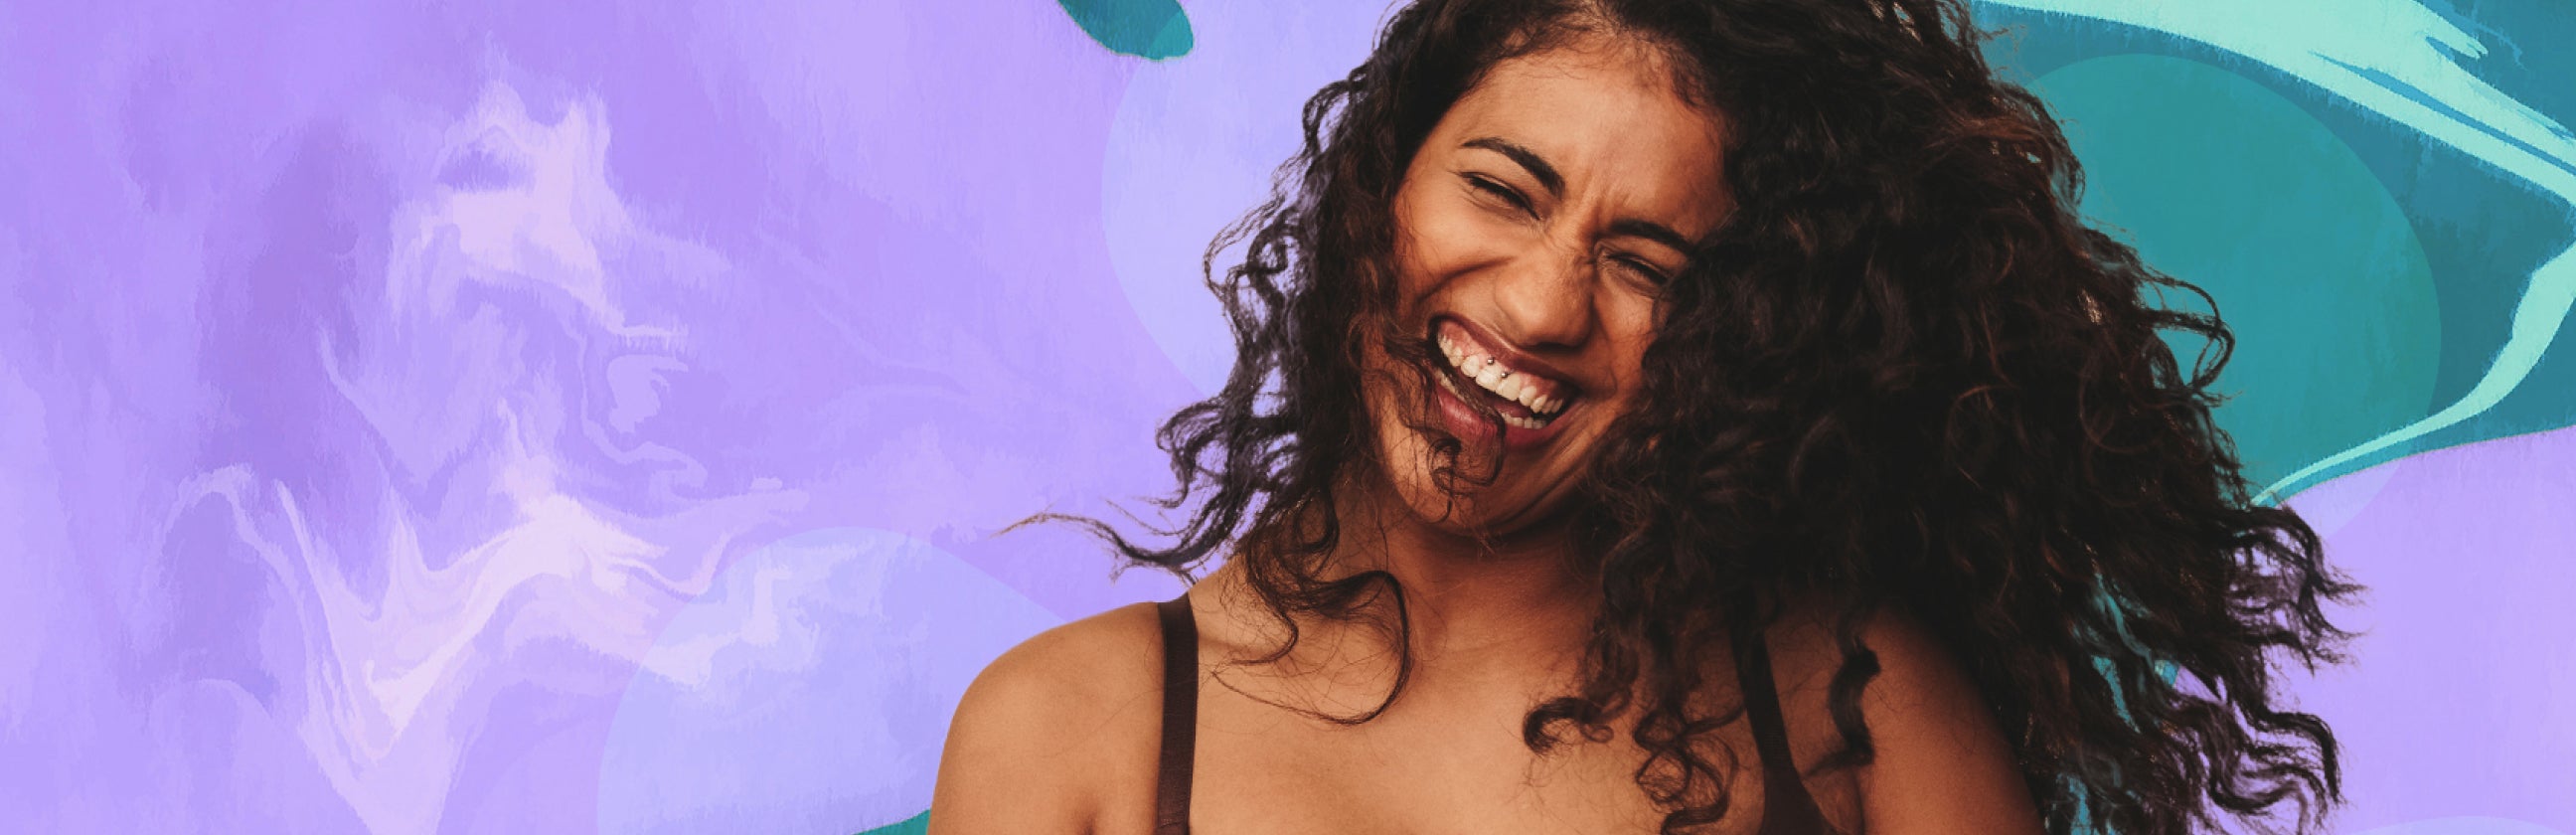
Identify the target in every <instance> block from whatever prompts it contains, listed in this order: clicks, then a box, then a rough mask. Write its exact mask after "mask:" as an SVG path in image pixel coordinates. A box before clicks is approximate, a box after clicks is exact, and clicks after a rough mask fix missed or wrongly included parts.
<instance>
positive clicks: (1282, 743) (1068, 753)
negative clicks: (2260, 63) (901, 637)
mask: <svg viewBox="0 0 2576 835" xmlns="http://www.w3.org/2000/svg"><path fill="white" fill-rule="evenodd" d="M1978 37H1979V36H1978V35H1977V33H1976V32H1975V31H1974V30H1973V29H1972V28H1971V27H1970V25H1969V22H1968V20H1967V15H1966V11H1965V8H1964V7H1963V6H1962V5H1961V4H1960V3H1957V2H1948V1H1947V0H1848V1H1847V2H1830V1H1829V0H1661V1H1657V0H1593V1H1590V2H1587V1H1586V0H1421V2H1418V3H1415V4H1412V5H1410V6H1408V7H1406V8H1403V9H1401V10H1399V11H1398V12H1397V13H1396V14H1395V15H1394V16H1393V17H1392V18H1391V20H1390V21H1389V23H1388V24H1387V27H1386V29H1385V31H1384V32H1383V33H1382V36H1381V39H1380V41H1379V42H1378V45H1377V48H1376V50H1375V53H1374V54H1373V55H1371V56H1370V57H1369V59H1368V60H1367V62H1366V63H1364V64H1362V65H1361V66H1360V67H1359V68H1358V69H1356V70H1354V71H1352V73H1351V74H1350V76H1349V77H1348V78H1347V79H1345V80H1342V81H1339V82H1335V83H1333V84H1332V85H1330V86H1328V87H1326V88H1325V89H1324V90H1323V91H1322V92H1321V93H1319V94H1317V95H1316V96H1315V98H1314V99H1313V101H1312V102H1311V103H1310V104H1309V105H1308V106H1307V108H1306V119H1305V122H1306V146H1305V150H1304V152H1303V153H1302V154H1301V155H1300V156H1299V157H1298V158H1297V159H1295V160H1294V161H1292V176H1291V177H1289V178H1288V179H1286V180H1283V185H1282V187H1281V194H1280V195H1279V197H1278V199H1277V200H1274V201H1273V202H1271V203H1270V204H1268V205H1266V206H1264V207H1262V208H1261V209H1259V210H1257V211H1256V212H1255V213H1254V214H1253V215H1252V216H1251V217H1250V218H1249V219H1247V221H1246V222H1245V223H1243V224H1241V225H1239V226H1238V227H1237V231H1236V232H1235V233H1231V234H1230V236H1229V237H1228V238H1227V239H1226V240H1225V241H1223V242H1222V243H1225V244H1227V245H1228V246H1229V247H1230V246H1232V245H1236V244H1239V245H1241V246H1242V247H1243V249H1244V251H1245V252H1246V255H1245V257H1244V259H1243V261H1242V262H1241V263H1240V264H1239V265H1238V266H1235V267H1233V268H1232V269H1231V270H1228V271H1227V272H1226V273H1225V275H1224V276H1223V280H1222V281H1221V282H1220V284H1221V286H1222V288H1223V289H1224V291H1225V303H1226V305H1227V307H1228V311H1229V313H1230V314H1231V317H1232V319H1233V322H1234V326H1235V333H1236V336H1237V340H1238V346H1237V347H1238V349H1239V359H1238V364H1237V365H1236V367H1235V369H1234V372H1233V376H1232V377H1231V378H1230V380H1229V382H1228V384H1227V386H1226V388H1225V389H1224V391H1223V392H1222V393H1220V394H1218V395H1217V396H1215V397H1213V398H1211V399H1209V400H1207V401H1205V402H1203V403H1199V404H1197V405H1194V406H1192V407H1190V408H1188V409H1186V410H1184V411H1182V412H1181V413H1180V414H1179V415H1177V416H1176V417H1174V418H1173V419H1172V421H1171V422H1170V423H1169V424H1167V425H1166V426H1165V427H1164V429H1163V434H1162V442H1163V446H1164V448H1165V449H1166V450H1168V451H1169V452H1170V453H1171V455H1172V460H1173V463H1174V464H1175V466H1176V469H1177V472H1178V474H1179V478H1180V482H1181V484H1180V488H1181V489H1180V495H1179V496H1178V497H1177V498H1176V500H1175V505H1174V506H1175V507H1185V508H1188V509H1189V512H1190V513H1191V514H1192V515H1191V516H1189V517H1188V519H1187V523H1186V524H1185V525H1184V526H1183V527H1182V528H1181V529H1179V530H1177V531H1172V532H1170V533H1171V534H1172V535H1173V536H1172V538H1171V539H1170V540H1169V541H1168V542H1167V543H1166V544H1165V545H1163V546H1161V547H1157V546H1154V545H1150V544H1143V543H1138V542H1135V541H1131V540H1128V539H1125V538H1121V537H1120V536H1118V535H1117V534H1116V533H1115V532H1112V531H1110V530H1109V529H1108V528H1106V527H1102V526H1095V529H1096V530H1100V531H1101V532H1102V533H1103V534H1104V535H1105V536H1107V538H1108V540H1109V541H1110V543H1111V544H1112V545H1113V546H1114V547H1115V548H1116V550H1118V551H1119V552H1120V553H1121V555H1122V557H1123V558H1124V559H1127V560H1131V561H1134V562H1136V563H1140V564H1147V565H1153V566H1158V567H1161V568H1165V569H1170V570H1172V571H1175V572H1178V573H1180V574H1181V575H1182V576H1183V577H1185V578H1190V577H1197V576H1199V575H1200V574H1201V573H1205V576H1204V578H1203V579H1200V580H1198V582H1197V583H1196V584H1195V585H1194V586H1193V587H1192V588H1191V590H1190V591H1189V592H1188V593H1187V594H1186V595H1184V596H1182V597H1181V598H1179V599H1177V600H1174V601H1171V602H1169V603H1165V604H1161V605H1159V606H1156V605H1139V606H1134V607H1128V608H1125V609H1120V610H1116V611H1112V612H1108V613H1106V614H1102V615H1099V616H1097V617H1093V618H1090V619H1087V620H1083V621H1080V622H1078V623H1074V624H1070V625H1067V626H1064V627H1061V628H1059V629H1056V630H1053V631H1051V632H1048V633H1046V634H1044V635H1040V636H1038V637H1037V638H1034V639H1032V640H1030V641H1029V642H1028V643H1026V644H1024V645H1022V646H1021V647H1019V648H1017V649H1015V650H1013V651H1012V652H1010V653H1009V654H1007V655H1005V656H1003V657H1002V658H1001V659H1000V660H999V661H996V662H995V663H994V664H993V666H992V667H991V668H990V669H989V670H987V671H986V672H985V673H984V674H983V676H982V677H981V678H979V679H978V680H977V682H976V683H975V685H974V687H973V688H972V689H971V690H970V691H969V692H968V693H967V695H966V698H965V701H964V703H963V705H962V706H961V707H960V708H959V709H958V715H957V718H956V722H955V724H954V726H953V730H952V732H951V735H950V737H949V741H948V748H947V752H946V754H945V757H944V759H943V760H942V762H941V764H940V772H939V783H938V789H937V794H936V797H935V799H934V803H933V810H934V811H933V813H932V815H931V819H930V828H931V831H932V832H933V833H937V834H938V835H968V833H1103V835H1125V834H1127V833H1133V834H1134V835H1145V833H1181V832H1196V833H1200V835H1252V833H1480V834H1481V833H1515V834H1517V833H1585V835H1599V833H1629V832H1635V833H1648V832H1658V831H1660V832H1668V833H1669V832H1684V831H1689V832H1711V833H1801V834H1802V835H1803V834H1804V833H1825V832H1844V833H1862V832H1867V833H1875V834H1876V835H1904V834H1905V833H2024V832H2042V831H2047V832H2068V831H2070V830H2072V829H2075V828H2077V827H2078V826H2081V825H2086V822H2087V821H2089V825H2091V826H2094V827H2098V828H2102V829H2107V830H2110V831H2114V832H2118V833H2123V835H2153V834H2160V833H2179V832H2186V831H2195V830H2202V829H2208V828H2214V827H2216V826H2218V825H2220V824H2222V823H2228V822H2238V821H2257V820H2268V821H2271V822H2275V823H2278V824H2282V825H2285V826H2286V827H2288V828H2293V829H2303V830H2304V829H2314V828H2316V827H2318V826H2319V825H2320V822H2321V819H2322V816H2323V814H2324V813H2325V812H2326V811H2327V810H2328V809H2329V807H2330V806H2331V804H2332V803H2334V802H2335V801H2336V800H2337V798H2338V789H2337V767H2336V760H2335V745H2334V738H2333V735H2332V734H2331V732H2330V731H2329V730H2328V729H2327V727H2326V726H2325V725H2324V724H2323V723H2321V722H2319V721H2318V720H2317V719H2316V718H2314V717H2312V716H2308V715H2305V714H2301V713H2298V712H2294V711H2291V710H2289V709H2287V708H2285V707H2283V706H2281V705H2279V704H2276V696H2277V689H2276V684H2275V682H2274V680H2273V678H2272V671H2273V670H2274V669H2275V667H2276V662H2283V661H2296V662H2300V663H2304V664H2308V665H2311V666H2313V665H2315V664H2317V663H2320V662H2326V661H2331V660H2334V659H2335V658H2336V657H2337V656H2336V650H2337V648H2338V647H2339V646H2340V645H2341V643H2342V641H2343V639H2344V637H2345V635H2344V633H2342V632H2340V631H2338V630H2337V629H2336V628H2335V627H2333V626H2332V625H2331V624H2330V623H2328V622H2327V620H2326V619H2325V618H2324V616H2323V615H2322V614H2321V606H2322V605H2323V604H2325V603H2327V602H2330V601H2333V600H2336V599H2339V598H2342V597H2344V596H2346V595H2348V594H2350V593H2351V592H2352V591H2353V589H2352V588H2351V587H2350V586H2349V585H2347V584H2345V583H2344V582H2342V581H2341V580H2340V579H2339V578H2338V577H2337V576H2336V575H2335V574H2334V573H2333V572H2332V571H2331V570H2329V569H2328V568H2327V567H2326V566H2325V564H2324V562H2323V559H2322V555H2321V553H2320V546H2319V544H2318V541H2317V537H2316V536H2315V534H2314V533H2312V532H2311V531H2310V530H2309V528H2308V526H2307V525H2306V524H2305V523H2303V522H2301V521H2300V519H2299V518H2298V517H2297V516H2296V515H2294V514H2292V513H2291V512H2289V511H2288V510H2285V509H2280V508H2273V507H2266V506H2262V505H2260V504H2257V503H2255V502H2253V501H2252V500H2251V498H2250V497H2249V495H2248V494H2249V490H2248V485H2247V483H2246V481H2245V479H2244V478H2243V476H2242V474H2241V471H2240V467H2239V464H2238V462H2237V461H2236V460H2235V458H2234V457H2233V454H2232V452H2231V451H2230V447H2229V444H2228V442H2227V441H2226V439H2225V437H2224V436H2223V435H2222V434H2221V433H2220V432H2219V431H2218V430H2217V429H2216V428H2215V427H2213V425H2212V424H2211V421H2210V407H2211V405H2212V402H2213V399H2212V397H2211V395H2210V394H2209V393H2208V391H2207V387H2208V384H2209V383H2210V382H2211V379H2212V377H2213V376H2214V375H2215V373H2216V367H2215V366H2216V364H2215V363H2211V364H2204V365H2196V366H2192V367H2185V366H2183V365H2180V364H2178V363H2177V362H2176V359H2175V357H2174V355H2173V354H2172V353H2171V352H2170V351H2169V350H2168V349H2167V347H2166V345H2165V343H2164V342H2163V341H2162V339H2161V338H2160V336H2159V334H2160V332H2169V331H2180V332H2185V333H2189V334H2195V335H2197V337H2198V338H2205V339H2208V340H2211V341H2212V342H2214V343H2215V344H2216V345H2218V346H2219V347H2220V350H2219V351H2218V352H2216V353H2215V354H2213V356H2216V357H2219V358H2221V361H2223V357H2224V355H2225V352H2224V347H2225V346H2226V345H2227V344H2228V337H2227V332H2226V330H2225V329H2224V327H2223V326H2222V325H2221V324H2220V323H2219V322H2218V321H2217V320H2216V319H2215V318H2213V317H2201V316H2194V315H2187V314H2180V313H2175V312H2170V311H2165V310H2160V309H2157V308H2153V307H2150V306H2148V305H2146V304H2145V303H2144V302H2143V301H2142V300H2141V296H2142V291H2146V290H2156V289H2161V290H2165V291H2172V290H2176V289H2187V288H2188V285H2184V284H2181V283H2180V282H2177V281H2175V280H2173V279H2170V278H2167V277H2164V276H2162V275H2160V274H2158V273H2156V272H2154V271H2153V270H2151V269H2150V268H2148V267H2146V266H2144V265H2142V264H2141V263H2139V261H2138V258H2137V256H2136V254H2135V252H2133V251H2132V250H2131V249H2130V248H2128V247H2126V246H2124V245H2122V244H2120V243H2117V242H2115V241H2114V240H2112V239H2111V238H2109V237H2107V236H2105V235H2103V234H2102V233H2100V232H2097V231H2094V230H2092V229H2089V228H2086V227H2085V226H2084V225H2082V223H2081V222H2080V221H2079V218H2078V217H2077V216H2076V213H2075V210H2074V206H2075V198H2076V194H2077V190H2078V188H2079V186H2080V181H2079V175H2078V169H2077V167H2076V163H2075V161H2074V160H2073V159H2071V158H2070V156H2069V154H2068V151H2067V146H2066V142H2065V140H2064V138H2063V136H2062V135H2061V134H2060V132H2059V131H2058V129H2057V127H2056V126H2055V124H2054V123H2053V122H2052V121H2051V120H2050V119H2049V117H2048V116H2047V114H2046V112H2045V111H2044V110H2043V108H2042V106H2041V104H2040V102H2039V101H2038V100H2037V99H2035V98H2034V97H2032V96H2031V95H2030V94H2029V93H2027V92H2025V91H2023V90H2022V89H2020V88H2017V87H2014V86H2011V85H2008V84H2004V83H2001V82H1999V81H1997V80H1996V79H1995V77H1994V75H1993V72H1992V70H1991V69H1990V68H1989V67H1988V66H1987V65H1986V64H1985V62H1984V60H1983V58H1982V57H1981V55H1980V53H1979V51H1978V48H1977V40H1978ZM1212 566H1214V570H1213V571H1208V569H1209V568H1210V567H1212Z"/></svg>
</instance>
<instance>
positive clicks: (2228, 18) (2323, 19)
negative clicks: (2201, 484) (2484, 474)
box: [1987, 0, 2576, 502]
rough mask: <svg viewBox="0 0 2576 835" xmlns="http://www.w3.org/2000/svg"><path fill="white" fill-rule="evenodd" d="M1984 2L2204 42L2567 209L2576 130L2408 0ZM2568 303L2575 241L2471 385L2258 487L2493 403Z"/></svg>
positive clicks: (2359, 455) (2308, 477) (2333, 466)
mask: <svg viewBox="0 0 2576 835" xmlns="http://www.w3.org/2000/svg"><path fill="white" fill-rule="evenodd" d="M1987 2H1988V3H1989V4H1991V5H1998V6H2009V7H2017V8H2024V9H2030V10H2033V11H2042V12H2055V13H2060V14H2067V15H2075V16H2079V17H2088V18H2095V19H2100V20H2104V21H2109V22H2113V23H2121V24H2127V25H2130V26H2136V27H2140V28H2145V29H2152V30H2155V31H2159V32H2164V33H2168V34H2171V35H2174V36H2177V37H2182V38H2187V39H2190V40H2194V41H2199V42H2202V43H2205V44H2208V45H2210V46H2213V47H2216V48H2218V49H2222V50H2225V51H2228V52H2233V53H2236V54H2238V55H2242V56H2244V57H2246V58H2249V59H2252V60H2254V61H2257V62H2260V63H2263V64H2266V65H2269V66H2271V67H2273V68H2275V69H2278V70H2280V71H2282V72H2284V73H2288V74H2289V75H2291V76H2294V77H2297V78H2299V79H2300V80H2302V81H2306V82H2308V83H2310V84H2314V85H2316V86H2317V87H2318V88H2319V89H2322V90H2324V91H2326V92H2328V93H2331V94H2334V95H2337V96H2341V97H2343V98H2344V99H2347V100H2349V101H2351V102H2352V103H2354V104H2357V105H2360V106H2361V107H2363V108H2366V109H2368V110H2370V111H2371V112H2374V113H2377V114H2379V115H2381V116H2383V117H2386V118H2388V119H2391V120H2394V121H2396V122H2398V123H2399V124H2403V125H2405V126H2407V127H2409V128H2413V129H2414V130H2416V131H2418V132H2420V133H2422V134H2423V135H2424V136H2425V137H2426V138H2429V139H2432V140H2434V141H2438V142H2442V143H2445V144H2448V145H2450V146H2451V147H2452V148H2454V149H2456V150H2458V151H2460V152H2461V153H2464V154H2467V155H2469V156H2471V157H2474V158H2476V159H2478V160H2479V161H2481V162H2483V163H2484V164H2486V165H2488V166H2490V167H2492V168H2494V169H2495V170H2496V171H2498V172H2500V173H2503V174H2507V175H2510V176H2512V177H2515V178H2518V179H2521V180H2523V181H2526V182H2528V183H2529V184H2530V185H2531V186H2533V187H2534V188H2537V189H2539V190H2541V191H2544V192H2547V193H2549V194H2551V195H2553V196H2555V197H2558V198H2559V199H2560V200H2562V201H2563V202H2566V203H2567V204H2568V205H2569V206H2570V207H2576V137H2571V135H2570V134H2569V132H2568V130H2567V128H2566V127H2565V126H2563V125H2560V124H2558V123H2557V122H2554V121H2551V120H2550V119H2549V118H2547V117H2545V116H2542V115H2541V114H2540V113H2539V112H2538V111H2535V110H2533V109H2532V108H2530V107H2528V106H2525V105H2523V104H2522V103H2521V102H2519V101H2515V100H2514V99H2513V98H2512V97H2511V96H2508V95H2506V94H2504V93H2503V92H2502V91H2500V90H2497V89H2496V88H2495V87H2494V86H2493V85H2490V84H2488V83H2486V82H2485V81H2482V80H2480V79H2478V78H2477V76H2475V75H2473V74H2471V73H2470V72H2469V70H2468V69H2466V68H2464V67H2462V66H2461V65H2460V63H2459V60H2458V59H2460V58H2467V59H2470V60H2475V59H2479V58H2483V57H2485V55H2486V47H2485V45H2483V44H2481V43H2479V42H2478V40H2477V39H2476V38H2474V37H2472V36H2470V35H2469V34H2468V33H2467V32H2464V31H2461V29H2460V27H2459V26H2458V25H2456V24H2454V23H2453V22H2452V21H2451V20H2449V19H2448V18H2446V17H2444V16H2443V15H2441V14H2438V13H2436V12H2434V11H2432V10H2431V9H2428V8H2425V7H2424V6H2422V5H2420V4H2418V3H2415V2H2412V0H2277V2H2267V3H2260V4H2247V3H2239V2H2233V0H2171V2H2164V3H2156V4H2140V3H2119V2H2106V0H1987ZM2571 307H2576V248H2570V249H2566V250H2562V251H2560V252H2559V254H2558V255H2556V256H2555V257H2552V258H2550V259H2549V260H2548V261H2546V262H2544V263H2542V264H2541V265H2540V266H2539V267H2538V268H2536V269H2534V270H2533V271H2532V273H2531V279H2530V282H2529V284H2528V285H2527V286H2526V288H2525V289H2524V291H2523V295H2522V298H2521V300H2520V301H2519V302H2517V303H2516V304H2515V306H2514V310H2513V315H2512V320H2511V324H2510V325H2509V326H2508V328H2507V337H2506V339H2505V343H2504V345H2503V347H2502V348H2501V349H2499V350H2498V351H2497V352H2496V358H2495V360H2494V362H2493V363H2491V364H2490V365H2489V366H2488V368H2487V371H2486V373H2485V374H2484V375H2482V376H2481V377H2480V378H2479V379H2478V382H2477V384H2476V385H2475V386H2473V387H2471V388H2470V389H2469V391H2468V392H2467V393H2466V394H2464V395H2462V396H2461V397H2460V399H2459V400H2457V401H2455V402H2453V403H2452V404H2450V405H2449V406H2447V407H2444V408H2443V409H2442V410H2440V411H2438V412H2435V413H2433V414H2432V415H2429V416H2427V417H2425V418H2423V419H2421V420H2418V421H2416V422H2414V423H2412V424H2409V425H2407V426H2405V427H2402V428H2399V429H2397V430H2394V431H2391V432H2388V433H2386V434H2383V435H2380V436H2379V437H2377V438H2373V439H2371V440H2369V441H2367V442H2364V443H2362V444H2360V445H2358V446H2354V447H2351V448H2349V449H2345V450H2344V451H2342V452H2339V453H2336V454H2334V455H2331V456H2328V457H2326V458H2325V459H2323V460H2319V461H2317V462H2315V463H2312V464H2309V465H2307V466H2306V467H2303V468H2301V469H2299V470H2298V471H2296V472H2293V473H2291V474H2290V475H2288V476H2286V477H2283V478H2281V479H2280V480H2279V481H2276V482H2274V483H2272V484H2271V485H2270V486H2269V487H2267V488H2265V489H2264V491H2263V494H2262V496H2261V499H2262V500H2263V501H2265V502H2278V501H2279V500H2280V499H2282V498H2283V497H2285V496H2287V495H2288V494H2289V493H2291V492H2294V491H2295V490H2297V489H2298V488H2302V487H2305V486H2308V485H2310V484H2313V483H2315V482H2316V481H2318V480H2320V477H2321V476H2323V475H2328V474H2332V473H2335V472H2339V471H2340V470H2342V469H2344V468H2347V466H2348V465H2360V464H2366V463H2368V461H2367V460H2366V459H2369V457H2370V456H2376V455H2380V454H2381V453H2383V452H2386V451H2390V450H2392V449H2396V450H2397V451H2400V452H2402V451H2404V450H2403V449H2402V448H2401V445H2403V444H2407V443H2409V442H2411V441H2414V440H2415V439H2417V438H2421V437H2424V436H2425V435H2428V434H2431V433H2433V432H2436V431H2439V430H2442V429H2444V428H2447V427H2450V426H2453V425H2456V424H2458V423H2460V422H2462V421H2465V420H2467V419H2469V418H2471V417H2475V416H2477V415H2478V414H2480V413H2482V412H2485V411H2486V410H2488V409H2491V408H2493V407H2494V406H2495V405H2496V404H2497V403H2499V402H2501V401H2503V400H2504V398H2505V396H2506V395H2508V394H2511V393H2512V392H2513V390H2514V388H2515V387H2516V386H2519V385H2521V384H2522V381H2523V380H2524V379H2525V378H2526V377H2528V376H2530V374H2531V371H2532V369H2533V368H2534V367H2536V366H2537V365H2539V363H2540V359H2541V357H2542V355H2544V354H2546V353H2547V352H2548V351H2549V346H2550V344H2551V343H2552V342H2554V341H2556V339H2557V337H2558V331H2559V327H2560V324H2561V323H2562V322H2564V321H2565V320H2566V318H2567V314H2568V311H2569V310H2570V308H2571Z"/></svg>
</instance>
